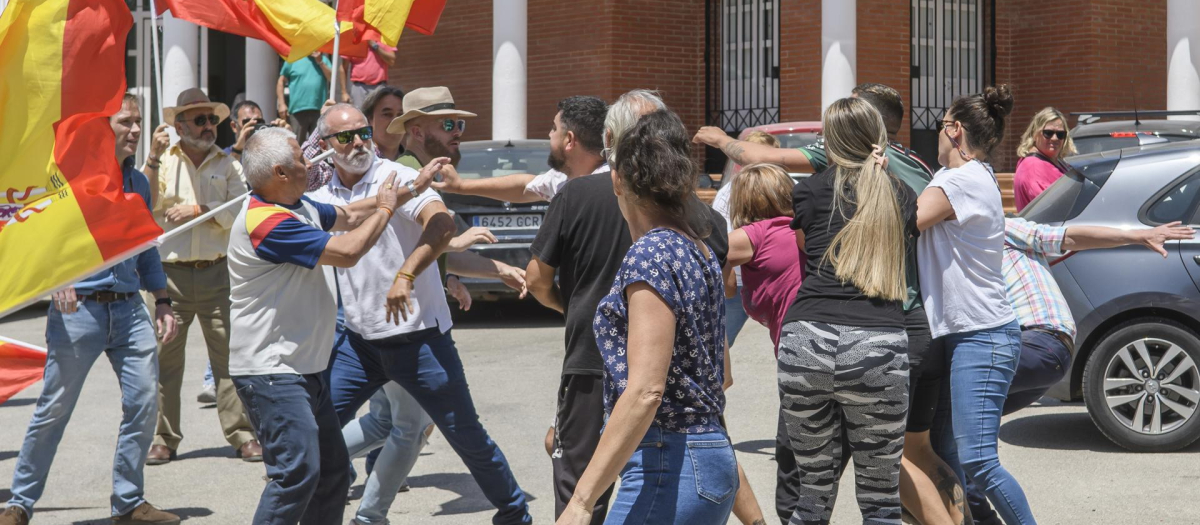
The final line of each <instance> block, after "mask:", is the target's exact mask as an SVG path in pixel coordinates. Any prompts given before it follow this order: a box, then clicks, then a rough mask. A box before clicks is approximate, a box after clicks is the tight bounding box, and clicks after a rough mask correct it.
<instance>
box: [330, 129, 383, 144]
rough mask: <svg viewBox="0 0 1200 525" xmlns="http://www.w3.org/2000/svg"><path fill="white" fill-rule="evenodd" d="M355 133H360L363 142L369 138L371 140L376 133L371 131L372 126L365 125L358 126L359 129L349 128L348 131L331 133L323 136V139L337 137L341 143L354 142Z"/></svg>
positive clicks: (359, 136)
mask: <svg viewBox="0 0 1200 525" xmlns="http://www.w3.org/2000/svg"><path fill="white" fill-rule="evenodd" d="M355 135H358V138H360V139H362V140H363V142H366V141H368V140H371V136H373V135H374V133H373V132H372V131H371V126H364V127H361V128H358V129H348V130H346V131H339V132H337V133H330V134H328V135H325V136H324V137H321V140H329V139H330V138H336V139H337V141H338V142H339V143H342V144H349V143H351V142H354V136H355Z"/></svg>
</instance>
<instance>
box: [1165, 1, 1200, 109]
mask: <svg viewBox="0 0 1200 525" xmlns="http://www.w3.org/2000/svg"><path fill="white" fill-rule="evenodd" d="M1167 109H1168V110H1187V109H1197V110H1200V2H1197V1H1196V0H1167ZM1175 118H1182V119H1188V120H1194V119H1195V118H1196V117H1195V116H1191V117H1175Z"/></svg>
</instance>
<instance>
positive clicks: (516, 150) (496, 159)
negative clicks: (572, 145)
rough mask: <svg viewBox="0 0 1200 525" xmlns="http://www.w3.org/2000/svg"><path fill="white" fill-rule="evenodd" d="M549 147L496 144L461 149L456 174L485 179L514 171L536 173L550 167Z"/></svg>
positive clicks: (466, 177)
mask: <svg viewBox="0 0 1200 525" xmlns="http://www.w3.org/2000/svg"><path fill="white" fill-rule="evenodd" d="M549 154H550V149H549V148H528V147H507V146H498V147H494V148H487V149H476V150H463V152H462V159H461V160H459V161H458V166H457V169H458V175H459V176H460V177H462V178H464V179H486V178H490V177H502V176H504V175H512V174H514V173H530V174H533V175H537V174H540V173H543V172H545V171H546V170H548V169H550V164H549V162H548V160H547V158H546V157H547V155H549Z"/></svg>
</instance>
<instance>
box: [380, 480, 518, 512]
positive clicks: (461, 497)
mask: <svg viewBox="0 0 1200 525" xmlns="http://www.w3.org/2000/svg"><path fill="white" fill-rule="evenodd" d="M408 484H409V486H410V487H412V488H413V489H414V490H415V489H417V488H422V487H437V488H439V489H442V490H449V491H451V492H454V493H455V494H458V497H457V498H455V499H453V500H450V501H447V502H446V503H443V504H442V508H441V509H440V510H438V511H437V512H435V513H434V514H433V515H434V516H450V515H454V514H473V513H476V512H488V513H492V512H495V510H496V508H495V507H493V506H492V504H491V503H490V502H488V500H487V498H486V497H484V495H483V491H481V490H479V485H477V484H476V483H475V478H473V477H471V475H470V474H467V473H465V472H456V473H440V474H426V475H424V476H410V477H409V478H408ZM409 494H412V493H411V492H410V493H409ZM403 497H404V496H403V495H401V496H400V498H403ZM525 498H526V500H527V501H529V502H533V501H534V500H536V499H537V498H535V497H533V495H532V494H530V493H529V492H526V493H525Z"/></svg>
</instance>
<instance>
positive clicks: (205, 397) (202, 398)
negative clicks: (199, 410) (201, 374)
mask: <svg viewBox="0 0 1200 525" xmlns="http://www.w3.org/2000/svg"><path fill="white" fill-rule="evenodd" d="M196 402H198V403H203V404H206V405H211V404H213V403H216V402H217V385H204V390H201V391H200V395H198V396H196Z"/></svg>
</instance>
